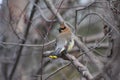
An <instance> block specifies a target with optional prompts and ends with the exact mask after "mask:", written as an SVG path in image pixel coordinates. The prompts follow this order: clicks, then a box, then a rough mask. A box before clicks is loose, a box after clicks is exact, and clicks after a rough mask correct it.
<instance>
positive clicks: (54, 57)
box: [49, 56, 58, 59]
mask: <svg viewBox="0 0 120 80" xmlns="http://www.w3.org/2000/svg"><path fill="white" fill-rule="evenodd" d="M49 58H51V59H57V58H58V57H57V56H49Z"/></svg>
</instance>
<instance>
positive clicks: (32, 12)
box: [8, 0, 39, 80]
mask: <svg viewBox="0 0 120 80" xmlns="http://www.w3.org/2000/svg"><path fill="white" fill-rule="evenodd" d="M38 2H39V0H35V3H38ZM34 13H35V6H33V7H32V10H31V14H30V17H29V22H28V23H27V26H26V28H25V31H24V36H23V37H24V40H23V39H22V40H20V44H24V43H25V42H26V39H27V36H28V33H29V29H30V27H31V24H32V23H31V20H32V18H33V16H34ZM22 50H23V46H19V47H18V48H17V49H16V52H15V54H16V55H17V56H16V60H15V63H14V65H13V67H12V70H11V72H10V75H9V77H8V79H9V80H12V78H13V76H14V74H15V71H16V68H17V65H18V63H19V60H20V58H21V54H22Z"/></svg>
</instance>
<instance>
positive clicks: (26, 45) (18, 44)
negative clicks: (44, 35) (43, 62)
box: [0, 40, 55, 47]
mask: <svg viewBox="0 0 120 80" xmlns="http://www.w3.org/2000/svg"><path fill="white" fill-rule="evenodd" d="M54 42H55V40H52V41H49V42H48V43H45V44H44V46H48V45H50V44H53V43H54ZM0 44H4V45H16V46H24V47H43V45H41V44H21V43H14V42H0Z"/></svg>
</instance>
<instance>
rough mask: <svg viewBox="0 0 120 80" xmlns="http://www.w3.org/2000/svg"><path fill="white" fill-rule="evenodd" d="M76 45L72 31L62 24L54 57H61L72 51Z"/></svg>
mask: <svg viewBox="0 0 120 80" xmlns="http://www.w3.org/2000/svg"><path fill="white" fill-rule="evenodd" d="M73 45H74V40H73V39H72V32H71V29H70V28H69V27H67V26H65V24H64V23H63V24H61V25H60V28H59V35H58V36H57V38H56V48H55V51H54V53H53V55H56V56H61V55H62V54H64V53H66V52H67V51H70V50H71V49H72V47H73Z"/></svg>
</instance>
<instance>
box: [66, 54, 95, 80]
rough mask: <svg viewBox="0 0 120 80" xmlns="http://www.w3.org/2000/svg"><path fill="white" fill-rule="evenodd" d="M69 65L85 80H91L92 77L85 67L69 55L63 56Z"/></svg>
mask: <svg viewBox="0 0 120 80" xmlns="http://www.w3.org/2000/svg"><path fill="white" fill-rule="evenodd" d="M65 56H66V57H67V58H68V59H69V60H70V61H71V63H72V64H73V65H74V66H75V67H76V69H77V70H78V71H79V72H80V73H81V74H82V75H83V76H84V77H85V78H86V79H87V80H92V79H93V76H92V75H91V74H90V72H89V71H88V69H87V67H86V66H84V65H83V64H81V63H80V62H79V61H78V60H77V59H76V58H75V57H74V56H72V55H70V54H66V55H65Z"/></svg>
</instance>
